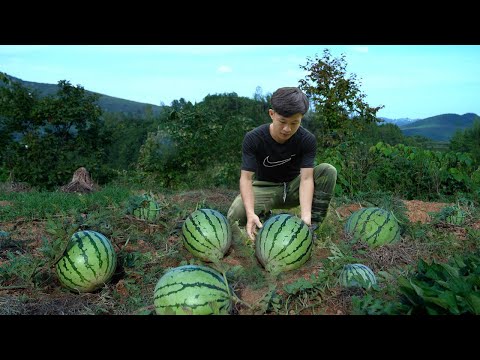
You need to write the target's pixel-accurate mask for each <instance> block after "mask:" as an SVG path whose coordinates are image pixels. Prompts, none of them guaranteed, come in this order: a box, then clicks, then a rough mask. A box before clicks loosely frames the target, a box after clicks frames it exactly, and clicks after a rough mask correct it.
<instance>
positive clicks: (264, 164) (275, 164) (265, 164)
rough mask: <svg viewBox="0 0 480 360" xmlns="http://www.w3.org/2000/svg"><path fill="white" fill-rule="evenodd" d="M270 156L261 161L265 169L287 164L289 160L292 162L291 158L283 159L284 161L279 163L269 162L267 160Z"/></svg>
mask: <svg viewBox="0 0 480 360" xmlns="http://www.w3.org/2000/svg"><path fill="white" fill-rule="evenodd" d="M269 157H270V156H267V157H266V158H265V159H263V166H265V167H275V166H280V165H283V164H285V163H287V162H289V161H290V160H292V158H291V157H290V158H288V159H285V160H280V161H269V160H268V158H269Z"/></svg>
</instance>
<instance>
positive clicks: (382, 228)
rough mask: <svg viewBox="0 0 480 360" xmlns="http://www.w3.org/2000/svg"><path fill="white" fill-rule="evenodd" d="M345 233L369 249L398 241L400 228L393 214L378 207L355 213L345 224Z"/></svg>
mask: <svg viewBox="0 0 480 360" xmlns="http://www.w3.org/2000/svg"><path fill="white" fill-rule="evenodd" d="M345 232H346V233H347V234H348V235H350V236H352V237H353V239H354V240H355V241H357V240H361V241H363V242H365V243H367V244H368V245H369V246H370V247H371V248H376V247H378V246H382V245H385V244H391V243H395V242H397V241H398V240H400V226H399V225H398V222H397V220H396V219H395V217H394V216H393V213H392V212H390V211H387V210H384V209H381V208H378V207H368V208H363V209H360V210H358V211H355V212H354V213H353V214H352V215H350V217H349V218H348V220H347V222H346V224H345Z"/></svg>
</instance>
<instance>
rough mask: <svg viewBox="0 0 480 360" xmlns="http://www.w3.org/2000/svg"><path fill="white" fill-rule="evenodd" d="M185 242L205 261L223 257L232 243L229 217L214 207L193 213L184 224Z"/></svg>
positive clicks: (189, 248)
mask: <svg viewBox="0 0 480 360" xmlns="http://www.w3.org/2000/svg"><path fill="white" fill-rule="evenodd" d="M182 234H183V244H184V245H185V247H186V248H187V250H188V251H190V253H192V254H193V255H194V256H196V257H197V258H199V259H201V260H203V261H209V262H215V261H218V260H220V259H221V258H223V256H224V255H225V253H226V252H227V250H228V248H229V247H230V245H231V243H232V230H231V228H230V224H229V222H228V221H227V218H226V217H225V216H223V215H222V214H221V213H220V212H218V211H216V210H212V209H199V210H195V211H194V212H193V213H191V214H190V215H189V216H188V217H187V219H186V220H185V222H184V223H183V225H182Z"/></svg>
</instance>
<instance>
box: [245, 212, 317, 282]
mask: <svg viewBox="0 0 480 360" xmlns="http://www.w3.org/2000/svg"><path fill="white" fill-rule="evenodd" d="M312 247H313V236H312V232H311V231H310V229H309V228H308V226H307V224H305V223H304V222H303V221H302V220H301V219H300V218H299V217H297V216H294V215H291V214H279V215H275V216H272V217H271V218H269V219H268V220H267V221H266V222H265V223H264V224H263V227H262V228H261V229H260V231H259V232H258V234H257V239H256V241H255V255H256V256H257V258H258V260H259V261H260V263H261V264H262V265H263V267H264V268H265V270H267V271H268V272H270V273H272V274H278V273H280V272H283V271H288V270H294V269H298V268H299V267H301V266H302V265H303V264H305V262H306V261H307V260H308V259H309V258H310V255H311V252H312Z"/></svg>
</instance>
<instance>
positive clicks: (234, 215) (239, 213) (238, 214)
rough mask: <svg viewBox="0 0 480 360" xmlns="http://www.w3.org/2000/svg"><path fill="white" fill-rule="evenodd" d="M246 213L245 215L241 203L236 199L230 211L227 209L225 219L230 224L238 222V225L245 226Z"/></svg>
mask: <svg viewBox="0 0 480 360" xmlns="http://www.w3.org/2000/svg"><path fill="white" fill-rule="evenodd" d="M246 218H247V217H246V213H245V208H244V206H243V202H242V201H239V200H238V199H235V201H234V202H233V203H232V205H231V206H230V209H228V213H227V219H228V221H230V222H231V223H234V222H236V221H238V222H239V225H245V224H246V222H247V221H246Z"/></svg>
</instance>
